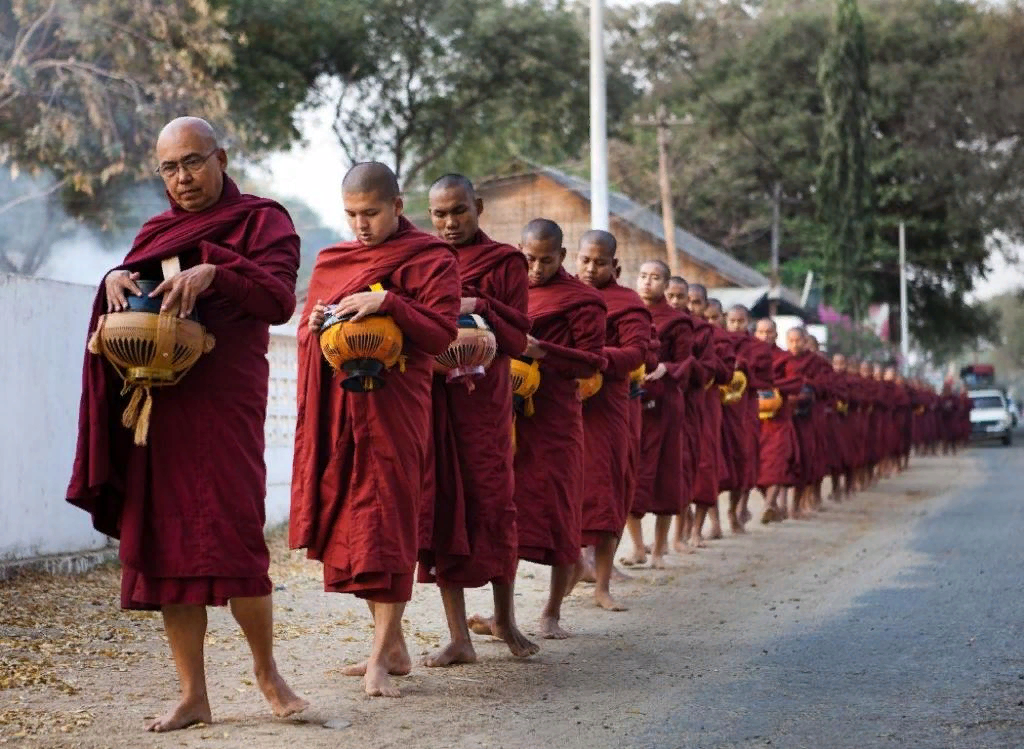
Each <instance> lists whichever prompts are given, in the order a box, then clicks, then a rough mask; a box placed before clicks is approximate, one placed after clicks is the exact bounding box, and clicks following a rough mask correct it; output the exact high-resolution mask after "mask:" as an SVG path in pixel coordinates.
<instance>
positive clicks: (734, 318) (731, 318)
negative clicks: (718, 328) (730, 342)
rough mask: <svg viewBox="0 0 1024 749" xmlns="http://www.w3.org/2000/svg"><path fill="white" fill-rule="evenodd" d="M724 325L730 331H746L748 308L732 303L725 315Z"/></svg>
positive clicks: (748, 322) (747, 326) (748, 325)
mask: <svg viewBox="0 0 1024 749" xmlns="http://www.w3.org/2000/svg"><path fill="white" fill-rule="evenodd" d="M725 327H726V329H727V330H728V331H729V332H730V333H747V332H749V331H748V329H749V328H750V310H748V309H747V308H746V307H744V306H743V305H742V304H734V305H733V306H731V307H730V308H729V312H728V313H727V314H726V316H725Z"/></svg>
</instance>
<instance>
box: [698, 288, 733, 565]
mask: <svg viewBox="0 0 1024 749" xmlns="http://www.w3.org/2000/svg"><path fill="white" fill-rule="evenodd" d="M707 308H708V292H707V289H706V288H705V287H704V286H702V285H700V284H694V283H692V284H690V292H689V309H690V315H692V316H693V317H694V318H695V319H696V320H697V321H698V322H697V326H698V327H697V333H696V335H695V341H696V345H695V347H694V348H695V355H696V356H698V357H699V359H700V361H701V363H702V365H703V366H704V369H705V372H706V377H705V380H704V382H703V383H694V384H695V385H698V386H701V387H702V389H701V390H699V391H698V392H696V393H695V396H696V397H695V398H694V399H691V400H696V402H697V403H698V408H699V410H698V412H697V414H698V415H697V417H696V418H694V419H687V424H688V425H689V426H690V428H691V429H695V430H696V431H697V435H698V436H697V440H698V445H699V458H698V461H697V479H696V481H695V483H694V487H693V494H692V499H693V504H694V517H693V526H692V528H691V530H690V546H691V547H694V548H702V547H703V546H704V540H703V537H702V535H701V530H702V528H703V525H704V520H705V518H706V517H709V516H710V519H711V533H710V534H709V536H710V538H712V539H718V538H721V537H722V523H721V519H720V518H719V514H718V493H719V483H720V481H721V478H722V470H723V464H724V460H723V457H722V400H721V397H720V395H719V391H718V388H716V387H715V385H725V384H728V383H729V381H730V380H731V379H732V373H733V367H734V365H735V355H734V353H733V351H732V343H731V341H730V338H729V335H728V333H726V332H725V330H724V329H722V328H719V327H715V326H713V325H711V324H710V323H708V322H707V321H706V320H705V315H706V313H707ZM702 334H703V335H702ZM702 340H703V341H704V343H703V344H701V341H702Z"/></svg>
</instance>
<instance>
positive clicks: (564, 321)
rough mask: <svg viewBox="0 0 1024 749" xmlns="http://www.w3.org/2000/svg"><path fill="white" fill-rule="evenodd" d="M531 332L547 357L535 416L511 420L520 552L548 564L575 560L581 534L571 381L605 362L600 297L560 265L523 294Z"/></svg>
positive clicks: (579, 422) (579, 435) (579, 427)
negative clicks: (514, 430)
mask: <svg viewBox="0 0 1024 749" xmlns="http://www.w3.org/2000/svg"><path fill="white" fill-rule="evenodd" d="M529 309H530V321H531V323H532V328H531V335H533V336H534V337H535V338H537V339H538V341H539V342H540V345H541V347H542V348H543V349H544V352H545V355H544V357H543V358H541V359H540V368H541V383H540V388H539V389H538V390H537V393H536V394H535V395H534V396H533V402H534V414H533V416H526V415H523V414H521V415H519V416H517V418H516V456H515V504H516V513H517V525H518V531H519V558H520V559H524V560H526V561H530V562H536V563H538V564H546V565H552V566H563V565H569V564H573V563H575V562H576V560H577V559H578V558H579V553H580V546H581V544H582V535H583V529H582V524H583V450H584V443H583V410H582V408H581V406H582V404H581V402H580V398H579V392H578V390H577V383H576V380H577V379H578V378H581V377H590V376H592V375H593V374H594V373H595V372H597V371H599V370H600V369H601V368H603V367H604V366H605V363H606V360H605V357H604V356H603V354H602V353H601V350H602V348H603V347H604V336H605V315H606V308H605V303H604V300H603V299H602V298H601V295H600V294H599V293H598V292H597V291H595V290H594V289H592V288H590V287H589V286H587V285H586V284H584V283H583V282H582V281H580V280H578V279H576V278H573V277H572V276H570V275H569V274H568V273H566V271H565V269H564V268H563V269H559V271H558V272H557V273H556V274H555V275H554V276H553V277H552V278H551V279H550V280H549V281H548V282H547V283H546V284H544V285H542V286H533V287H531V288H530V292H529Z"/></svg>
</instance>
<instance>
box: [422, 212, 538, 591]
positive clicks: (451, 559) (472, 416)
mask: <svg viewBox="0 0 1024 749" xmlns="http://www.w3.org/2000/svg"><path fill="white" fill-rule="evenodd" d="M455 256H456V258H457V259H458V264H459V278H460V280H461V282H462V295H463V296H464V297H473V298H475V299H476V300H477V301H476V307H475V310H474V311H475V313H476V314H478V315H480V316H481V317H483V318H484V319H485V320H487V323H488V325H490V327H491V330H492V331H493V332H494V337H495V340H496V341H497V344H498V354H497V356H495V357H494V361H492V362H491V364H490V366H489V367H488V368H487V372H486V374H485V375H484V376H483V377H481V378H479V379H475V380H473V389H472V390H470V389H469V388H468V387H467V386H466V385H465V384H464V383H458V382H456V383H451V384H449V383H446V382H445V377H444V376H443V375H435V376H434V385H433V389H432V391H431V393H432V400H433V410H434V419H433V432H434V438H433V443H432V447H433V451H434V455H433V458H434V459H433V460H432V461H431V462H430V468H431V469H432V472H433V481H432V482H430V483H431V484H432V485H433V486H434V501H433V502H424V503H423V508H422V512H421V514H420V529H419V538H420V553H419V559H420V566H419V576H418V579H419V581H420V582H437V583H438V585H441V586H442V587H460V588H478V587H480V586H482V585H486V584H487V583H489V582H497V583H504V584H509V583H511V582H512V580H513V579H514V578H515V574H516V564H517V561H518V560H517V553H518V541H517V533H516V507H515V474H514V472H513V470H512V460H513V455H514V451H513V449H512V389H511V387H510V386H509V382H510V380H509V357H511V356H518V355H519V354H521V353H522V352H523V349H525V348H526V333H527V331H529V329H530V318H529V316H528V315H527V311H526V310H527V296H528V292H529V280H528V276H527V272H526V270H527V263H526V256H524V255H523V253H522V252H520V251H519V250H517V249H516V248H515V247H512V246H511V245H507V244H501V243H500V242H495V241H493V240H492V239H491V238H490V237H488V236H487V235H486V234H484V233H483V232H482V231H481V232H478V234H477V236H476V237H475V238H474V239H473V241H472V242H471V243H470V244H468V245H464V246H462V247H458V248H456V251H455Z"/></svg>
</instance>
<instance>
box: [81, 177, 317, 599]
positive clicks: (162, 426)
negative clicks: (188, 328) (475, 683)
mask: <svg viewBox="0 0 1024 749" xmlns="http://www.w3.org/2000/svg"><path fill="white" fill-rule="evenodd" d="M175 255H177V256H178V257H179V259H180V261H181V266H182V268H188V267H190V266H194V265H196V264H199V263H212V264H213V265H216V266H217V270H216V273H215V275H214V280H213V284H212V285H211V287H210V288H209V289H208V290H207V291H206V292H204V293H203V294H202V295H200V297H199V301H198V303H197V305H196V310H197V313H198V315H199V319H200V320H201V322H202V323H203V324H204V325H205V326H206V328H207V330H208V331H209V332H210V333H212V334H213V335H214V336H215V337H216V339H217V342H216V346H215V348H214V349H213V350H212V351H211V352H210V353H208V354H204V355H203V356H201V357H200V358H199V361H198V362H197V363H196V365H195V366H194V367H193V368H192V370H191V371H190V372H189V373H188V374H187V375H186V376H185V378H184V379H183V380H182V381H181V382H180V383H178V384H177V385H174V386H171V387H163V388H154V389H153V408H152V413H151V417H150V426H149V440H148V444H147V445H146V446H143V447H137V446H135V445H134V443H133V439H132V433H131V432H130V431H129V430H127V429H125V428H124V427H123V426H121V422H120V419H121V412H122V410H123V409H124V406H125V398H124V397H123V396H121V395H120V390H121V380H120V378H119V377H118V376H117V375H116V374H115V372H114V370H113V369H112V368H111V367H110V365H109V364H107V363H106V361H105V360H104V359H103V358H101V357H99V356H94V355H92V354H88V353H87V354H86V355H85V365H84V369H83V374H82V401H81V408H80V412H79V422H78V424H79V430H78V448H77V451H76V453H75V461H74V469H73V473H72V476H71V483H70V485H69V486H68V491H67V499H68V501H69V502H71V503H72V504H74V505H77V506H78V507H81V508H82V509H84V510H86V511H88V512H90V513H91V514H92V517H93V525H94V526H95V527H96V529H97V530H99V531H101V532H103V533H106V534H107V535H109V536H113V537H114V538H119V539H120V541H121V543H120V549H119V554H120V558H121V564H122V577H121V605H122V607H124V608H127V609H158V608H160V607H161V606H165V605H168V604H198V605H224V604H225V603H227V601H228V599H230V598H236V597H249V596H263V595H268V594H269V593H270V591H271V585H270V578H269V577H268V575H267V570H268V568H269V563H270V558H269V555H268V553H267V545H266V543H265V541H264V539H263V525H264V522H265V512H264V504H263V503H264V498H265V496H266V467H265V465H264V462H263V448H264V431H263V423H264V420H265V416H266V407H267V387H268V380H269V376H270V366H269V363H268V361H267V348H268V346H269V341H270V333H269V328H270V325H272V324H278V323H284V322H286V321H287V320H288V318H289V317H290V316H291V314H292V311H293V310H294V308H295V277H296V273H297V272H298V267H299V238H298V236H297V235H296V234H295V228H294V226H293V225H292V222H291V219H290V218H289V216H288V213H287V212H286V211H285V210H284V208H282V207H281V206H280V205H278V204H277V203H275V202H274V201H271V200H266V199H263V198H257V197H254V196H252V195H242V194H241V193H240V192H239V190H238V188H237V187H236V186H235V183H234V182H232V181H231V179H229V178H227V177H225V179H224V190H223V192H222V193H221V197H220V199H219V200H218V202H217V203H216V204H215V205H213V206H212V207H211V208H208V209H206V210H204V211H200V212H198V213H189V212H187V211H185V210H183V209H181V208H180V207H178V206H177V205H176V204H174V203H173V202H172V207H171V210H169V211H167V212H166V213H162V214H160V215H159V216H156V217H154V218H152V219H150V220H149V221H147V222H146V224H145V225H144V226H143V227H142V230H141V231H140V232H139V234H138V236H137V237H136V239H135V241H134V243H133V244H132V249H131V251H129V253H128V255H127V256H126V257H125V259H124V262H123V263H122V264H121V265H120V266H118V268H124V269H128V270H132V271H138V272H140V273H141V274H142V276H143V277H144V278H147V279H159V278H160V277H161V272H160V264H159V261H160V260H162V259H164V258H168V257H172V256H175ZM105 309H106V294H105V290H104V287H103V286H102V285H101V286H100V288H99V290H98V291H97V294H96V300H95V302H94V303H93V310H92V317H91V319H90V321H89V330H90V331H91V330H93V329H94V328H95V327H96V321H97V319H98V318H99V316H100V315H101V314H103V312H104V311H105Z"/></svg>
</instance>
